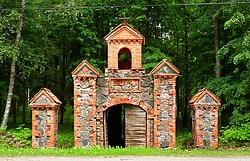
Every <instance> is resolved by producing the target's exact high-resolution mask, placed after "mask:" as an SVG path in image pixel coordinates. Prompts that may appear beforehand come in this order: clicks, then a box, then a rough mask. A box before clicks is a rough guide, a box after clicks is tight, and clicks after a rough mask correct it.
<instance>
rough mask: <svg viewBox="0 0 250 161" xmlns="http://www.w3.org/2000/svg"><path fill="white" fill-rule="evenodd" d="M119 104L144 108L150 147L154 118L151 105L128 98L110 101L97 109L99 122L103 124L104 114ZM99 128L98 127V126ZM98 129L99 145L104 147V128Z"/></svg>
mask: <svg viewBox="0 0 250 161" xmlns="http://www.w3.org/2000/svg"><path fill="white" fill-rule="evenodd" d="M119 104H131V105H135V106H138V107H140V108H142V109H143V110H144V111H145V112H146V115H147V129H146V137H147V139H146V146H147V147H150V127H149V126H150V118H153V107H151V106H150V105H149V104H147V103H146V102H142V101H140V100H139V99H137V98H133V99H131V98H128V97H122V98H113V99H110V100H108V101H106V102H105V103H103V104H102V105H99V106H98V108H97V118H98V122H100V123H103V122H104V117H103V116H104V112H105V111H106V110H108V109H109V108H111V107H112V106H115V105H119ZM97 126H98V125H97ZM97 129H99V132H98V133H99V134H98V136H99V137H98V138H97V143H98V144H100V145H102V146H104V142H105V141H104V140H105V138H104V127H103V126H99V127H97Z"/></svg>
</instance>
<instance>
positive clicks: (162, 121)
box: [154, 75, 176, 148]
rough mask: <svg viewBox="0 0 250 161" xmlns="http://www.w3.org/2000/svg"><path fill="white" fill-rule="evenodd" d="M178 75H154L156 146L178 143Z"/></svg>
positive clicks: (162, 146)
mask: <svg viewBox="0 0 250 161" xmlns="http://www.w3.org/2000/svg"><path fill="white" fill-rule="evenodd" d="M175 80H176V76H166V75H154V122H155V124H154V146H155V147H159V148H167V147H175V145H176V105H175V94H176V91H175V83H176V82H175Z"/></svg>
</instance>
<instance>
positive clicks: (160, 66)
mask: <svg viewBox="0 0 250 161" xmlns="http://www.w3.org/2000/svg"><path fill="white" fill-rule="evenodd" d="M164 65H166V66H168V67H169V69H171V70H172V71H173V72H175V73H172V74H176V75H178V74H179V73H180V72H179V69H178V68H177V67H176V66H174V64H172V63H171V62H170V61H168V60H167V59H163V60H162V61H161V62H160V63H158V64H157V65H156V67H155V68H154V69H153V70H152V71H151V72H150V73H149V74H155V73H157V72H158V71H159V70H160V69H162V67H164ZM165 74H168V73H165Z"/></svg>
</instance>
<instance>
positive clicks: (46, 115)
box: [30, 88, 61, 148]
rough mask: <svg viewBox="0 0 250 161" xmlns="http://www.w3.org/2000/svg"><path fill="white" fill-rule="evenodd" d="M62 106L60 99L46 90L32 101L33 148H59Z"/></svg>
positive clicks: (40, 92) (42, 90)
mask: <svg viewBox="0 0 250 161" xmlns="http://www.w3.org/2000/svg"><path fill="white" fill-rule="evenodd" d="M60 104H61V102H60V101H59V100H58V98H57V97H56V96H55V95H54V94H53V93H52V92H51V91H50V90H49V89H46V88H42V89H41V90H40V91H39V92H38V93H37V94H36V95H35V96H34V97H33V98H32V99H31V101H30V108H31V110H32V147H33V148H48V147H56V146H57V140H58V110H59V107H60Z"/></svg>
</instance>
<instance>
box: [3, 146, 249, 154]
mask: <svg viewBox="0 0 250 161" xmlns="http://www.w3.org/2000/svg"><path fill="white" fill-rule="evenodd" d="M20 155H26V156H121V155H138V156H140V155H141V156H149V155H170V156H229V155H250V149H242V150H235V149H234V150H230V149H229V150H198V149H193V150H179V149H165V150H161V149H156V148H142V147H131V148H106V149H104V148H102V147H89V148H83V149H82V148H68V149H63V148H50V149H32V148H28V149H24V148H20V149H6V148H2V149H0V156H20Z"/></svg>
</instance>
